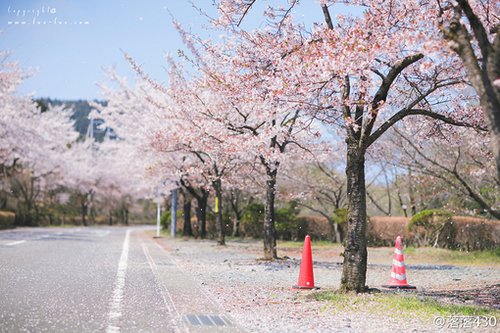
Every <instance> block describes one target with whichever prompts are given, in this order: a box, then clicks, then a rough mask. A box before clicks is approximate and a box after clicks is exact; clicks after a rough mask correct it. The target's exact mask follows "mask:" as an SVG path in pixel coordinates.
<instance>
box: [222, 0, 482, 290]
mask: <svg viewBox="0 0 500 333" xmlns="http://www.w3.org/2000/svg"><path fill="white" fill-rule="evenodd" d="M254 2H255V1H234V0H232V1H222V2H221V6H220V7H219V8H220V10H221V12H222V15H221V17H222V18H224V17H225V18H229V19H226V20H223V22H220V20H219V22H217V23H218V24H226V25H227V26H229V29H230V30H231V31H233V34H235V35H237V36H239V39H238V40H239V46H234V47H235V48H236V50H237V51H236V52H235V53H236V54H237V57H234V58H233V59H231V61H232V62H233V63H234V62H237V61H238V60H239V63H240V64H241V65H240V66H241V69H240V70H233V72H235V73H241V72H242V71H243V69H247V70H248V68H250V69H252V70H253V73H252V74H253V75H247V76H245V80H246V81H247V82H248V83H247V84H246V85H245V83H240V85H239V87H240V86H241V87H245V88H246V89H248V86H253V85H255V84H256V83H255V81H250V79H249V78H250V77H255V78H258V79H261V80H265V81H266V88H267V91H268V94H269V95H273V96H279V98H280V99H281V100H286V101H287V102H289V103H290V102H294V103H296V104H299V105H301V108H305V109H307V110H308V111H309V113H310V115H311V116H313V117H316V118H318V117H319V118H320V119H322V120H323V121H325V123H328V124H331V125H334V126H338V128H339V132H338V133H339V135H340V136H342V137H344V138H345V142H346V144H347V159H346V176H347V196H348V211H349V213H348V230H347V237H346V241H345V244H344V245H345V251H344V265H343V274H342V280H341V290H344V291H349V290H355V291H358V292H359V291H363V290H365V289H366V286H365V281H366V262H367V252H366V184H365V160H366V158H365V156H366V153H367V151H368V149H375V148H376V146H374V143H375V142H377V141H378V140H379V138H380V137H382V135H383V134H384V133H385V132H387V131H388V130H389V129H390V128H391V127H393V126H394V125H395V124H396V123H398V122H400V121H402V120H403V119H405V118H407V117H409V116H415V115H421V116H425V117H431V118H434V119H438V120H440V121H444V122H447V123H450V124H453V125H456V126H473V124H470V123H468V122H466V121H463V119H467V118H468V117H469V115H467V114H465V113H464V110H462V109H460V108H454V107H453V106H452V105H451V100H452V96H453V95H458V94H457V93H452V92H450V89H451V88H453V87H456V86H459V85H461V84H463V83H465V77H464V73H463V72H462V71H461V66H460V63H459V59H458V58H457V57H456V56H454V54H452V53H451V51H448V50H449V49H447V48H446V43H445V42H444V40H443V39H442V37H441V32H440V30H439V29H438V28H437V27H436V25H435V24H434V22H437V20H438V19H439V15H440V11H439V8H438V7H436V6H433V5H430V4H428V5H427V6H424V3H419V2H413V1H401V2H397V3H394V2H391V3H386V2H384V1H370V2H365V1H357V0H356V1H347V2H342V3H346V4H350V5H355V6H361V7H362V8H363V13H362V14H361V15H348V16H345V15H338V16H337V17H336V19H335V20H333V19H332V17H331V16H330V11H329V7H328V6H329V5H335V4H337V1H321V9H322V11H323V14H324V17H325V23H324V24H323V25H316V26H315V27H314V28H313V31H312V32H308V31H306V30H305V29H304V28H303V27H301V26H300V25H295V24H294V23H293V20H292V17H291V15H290V11H289V10H288V11H287V10H285V11H276V10H274V11H273V10H268V11H267V15H268V16H269V17H270V18H271V19H273V18H276V20H275V24H274V25H273V26H271V27H269V28H267V29H266V30H263V31H256V32H252V33H249V32H245V31H241V30H239V29H237V28H236V27H235V24H234V23H235V22H236V21H237V22H240V21H241V17H243V16H244V15H246V13H247V12H248V10H249V8H250V7H251V6H252V5H253V4H254ZM296 3H297V2H295V1H292V3H291V6H295V5H296ZM289 8H290V6H289ZM276 13H277V14H276ZM235 17H239V18H240V19H239V20H235ZM424 18H425V19H424ZM234 44H235V43H233V44H232V45H234ZM235 58H236V60H235ZM227 62H229V61H227ZM229 63H231V62H229ZM265 73H270V75H269V76H268V77H265V78H263V74H264V75H265ZM462 118H463V119H462ZM342 131H344V133H342Z"/></svg>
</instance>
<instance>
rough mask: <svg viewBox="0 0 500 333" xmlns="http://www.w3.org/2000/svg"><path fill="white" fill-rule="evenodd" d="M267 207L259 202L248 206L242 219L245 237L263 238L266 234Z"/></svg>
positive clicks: (242, 230) (242, 229) (242, 232)
mask: <svg viewBox="0 0 500 333" xmlns="http://www.w3.org/2000/svg"><path fill="white" fill-rule="evenodd" d="M264 210H265V207H264V205H263V204H261V203H259V202H251V203H249V204H248V206H246V208H245V211H244V212H243V217H242V218H241V234H242V236H244V237H253V238H261V237H262V235H263V232H264Z"/></svg>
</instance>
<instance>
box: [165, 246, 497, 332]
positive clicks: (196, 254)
mask: <svg viewBox="0 0 500 333" xmlns="http://www.w3.org/2000/svg"><path fill="white" fill-rule="evenodd" d="M160 242H161V244H162V246H164V247H165V249H166V250H167V251H169V252H170V253H171V254H172V256H173V258H174V260H175V261H176V263H177V265H178V266H179V267H180V268H182V269H183V270H185V271H186V272H191V273H192V275H193V276H194V277H195V278H196V279H197V280H198V281H199V283H200V285H201V286H202V287H203V288H204V289H205V291H206V292H207V293H209V294H211V295H213V297H214V299H215V300H216V301H218V302H219V303H220V304H221V305H222V307H223V308H224V309H225V310H226V311H227V312H228V313H229V314H231V315H232V316H233V318H234V319H235V320H236V321H237V322H238V323H239V324H240V325H241V326H242V327H244V328H245V329H246V330H248V331H249V332H444V331H450V329H447V330H446V329H441V330H440V329H439V328H438V327H437V326H436V325H434V324H433V318H418V317H413V318H402V317H401V316H398V314H396V313H388V314H386V313H380V311H378V312H377V311H375V312H374V311H366V310H361V309H359V310H356V309H348V310H346V309H336V308H334V307H333V306H332V305H331V304H329V303H328V302H320V301H316V300H314V298H313V297H311V296H310V295H311V294H313V293H316V292H321V291H323V290H325V289H326V290H335V289H337V288H338V286H339V283H340V276H341V271H342V265H341V257H339V253H340V250H341V249H340V248H338V249H333V250H332V249H328V250H327V249H321V248H319V249H317V250H315V249H314V244H313V260H314V276H315V284H316V285H317V286H320V287H321V290H320V291H306V290H294V289H292V288H291V286H292V285H293V284H295V283H296V282H297V278H298V274H299V266H300V257H301V251H302V250H301V249H300V248H299V249H297V248H294V249H280V248H279V249H278V251H279V252H278V254H279V255H280V256H283V257H284V258H286V259H285V260H278V261H274V262H267V261H262V260H258V258H259V257H260V256H262V244H261V243H260V242H258V241H230V242H228V245H227V246H225V247H221V246H218V245H216V243H215V242H213V241H199V240H192V239H191V240H182V239H175V240H172V239H163V240H161V241H160ZM391 264H392V249H390V248H385V249H373V250H369V265H368V272H367V284H368V285H369V286H370V287H372V288H380V286H381V285H382V284H385V283H386V282H387V281H388V279H389V275H390V271H391ZM407 276H408V282H409V283H410V284H412V285H415V286H417V291H416V293H418V294H419V295H423V296H432V297H435V298H438V299H440V300H443V301H446V302H454V303H461V304H463V303H470V304H482V305H486V306H489V307H494V308H500V299H499V295H500V267H498V266H496V267H471V266H452V265H431V264H424V263H418V264H414V265H409V264H407ZM367 297H369V296H367ZM498 319H499V320H500V318H498ZM499 326H500V323H499V324H497V326H496V327H489V328H483V329H482V330H479V331H481V332H498V327H499ZM451 331H455V332H464V331H474V332H478V330H477V329H474V330H472V329H470V330H467V329H465V330H464V329H452V330H451Z"/></svg>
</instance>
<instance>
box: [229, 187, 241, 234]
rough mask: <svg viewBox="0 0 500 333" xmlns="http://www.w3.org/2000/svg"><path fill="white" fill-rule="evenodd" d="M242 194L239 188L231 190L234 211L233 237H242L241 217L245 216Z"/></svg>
mask: <svg viewBox="0 0 500 333" xmlns="http://www.w3.org/2000/svg"><path fill="white" fill-rule="evenodd" d="M241 196H242V193H241V191H240V190H238V189H233V190H231V191H230V195H229V203H230V205H231V209H232V210H233V213H234V220H233V234H232V236H233V237H240V224H241V218H242V216H243V208H241V207H240V205H241Z"/></svg>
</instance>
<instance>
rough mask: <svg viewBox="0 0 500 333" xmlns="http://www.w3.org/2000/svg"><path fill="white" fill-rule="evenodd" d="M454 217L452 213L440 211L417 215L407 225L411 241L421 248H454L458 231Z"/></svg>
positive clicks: (426, 211)
mask: <svg viewBox="0 0 500 333" xmlns="http://www.w3.org/2000/svg"><path fill="white" fill-rule="evenodd" d="M452 216H453V215H452V214H451V213H450V212H448V211H445V210H439V209H428V210H423V211H421V212H419V213H417V214H415V215H414V216H413V217H412V218H411V219H410V221H409V222H408V224H407V225H406V229H407V231H408V232H409V234H410V235H409V236H410V237H409V238H410V241H411V242H412V243H415V244H416V245H419V246H434V247H447V248H453V243H454V239H455V235H456V229H455V228H454V226H453V222H452Z"/></svg>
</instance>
